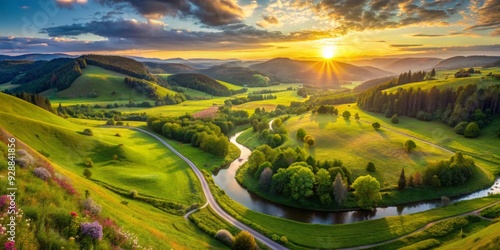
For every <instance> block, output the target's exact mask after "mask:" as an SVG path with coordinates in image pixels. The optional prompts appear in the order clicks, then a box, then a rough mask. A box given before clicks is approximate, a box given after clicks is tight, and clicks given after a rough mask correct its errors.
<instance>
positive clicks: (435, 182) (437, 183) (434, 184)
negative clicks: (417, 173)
mask: <svg viewBox="0 0 500 250" xmlns="http://www.w3.org/2000/svg"><path fill="white" fill-rule="evenodd" d="M431 186H432V187H434V188H439V187H441V181H440V180H439V177H438V176H437V175H433V176H432V179H431Z"/></svg>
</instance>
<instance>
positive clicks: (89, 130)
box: [83, 128, 94, 136]
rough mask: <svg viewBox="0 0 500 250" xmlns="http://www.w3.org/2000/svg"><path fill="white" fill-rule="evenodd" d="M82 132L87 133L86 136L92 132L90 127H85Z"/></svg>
mask: <svg viewBox="0 0 500 250" xmlns="http://www.w3.org/2000/svg"><path fill="white" fill-rule="evenodd" d="M83 134H84V135H88V136H93V135H94V132H93V131H92V130H91V129H89V128H86V129H84V130H83Z"/></svg>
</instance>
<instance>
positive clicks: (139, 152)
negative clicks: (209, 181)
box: [0, 94, 221, 249]
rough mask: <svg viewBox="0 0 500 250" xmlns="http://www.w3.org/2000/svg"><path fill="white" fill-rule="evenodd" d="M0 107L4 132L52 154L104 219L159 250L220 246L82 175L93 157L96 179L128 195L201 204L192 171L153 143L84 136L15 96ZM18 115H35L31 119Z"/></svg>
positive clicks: (136, 137)
mask: <svg viewBox="0 0 500 250" xmlns="http://www.w3.org/2000/svg"><path fill="white" fill-rule="evenodd" d="M0 105H2V106H6V107H9V109H8V110H4V111H2V112H0V127H1V128H4V129H6V130H7V131H9V132H11V133H12V134H13V135H14V136H15V137H16V138H17V139H18V140H22V141H24V142H26V143H27V144H29V145H30V146H32V147H33V149H34V150H38V151H42V150H43V152H44V153H46V154H49V158H48V159H49V160H50V161H52V162H53V163H54V165H55V166H56V167H55V168H56V169H57V170H58V171H61V173H63V174H64V175H66V176H68V177H69V178H71V179H72V180H73V183H74V185H75V186H76V187H77V190H78V191H79V192H80V193H83V191H84V190H85V189H88V190H90V192H91V195H92V198H93V199H94V200H96V201H97V202H98V203H99V204H101V205H102V206H103V213H104V215H105V216H109V217H110V218H112V219H113V220H115V221H117V222H118V223H120V224H123V225H124V227H125V228H127V230H129V231H132V232H134V233H135V234H137V235H138V236H139V239H140V240H141V241H144V242H145V243H146V245H151V246H153V248H155V249H164V248H181V249H185V248H193V247H195V248H206V247H208V246H209V245H212V244H213V245H214V246H216V247H220V246H221V245H220V244H218V243H217V242H215V241H213V240H212V239H210V238H208V237H207V236H205V235H204V234H202V233H201V232H200V231H199V230H198V229H196V228H195V227H194V226H193V225H192V224H190V223H189V222H187V221H186V220H185V219H184V218H182V217H181V216H174V215H171V214H168V213H165V212H162V211H160V210H158V209H156V208H154V207H152V206H151V205H148V204H145V203H142V202H138V201H134V200H129V199H128V198H125V197H122V196H120V195H117V194H115V193H113V192H111V191H109V190H107V189H105V188H103V187H101V186H100V185H98V184H96V183H95V182H93V181H89V180H86V179H84V178H83V177H82V172H83V169H84V168H85V167H84V162H85V159H86V158H92V160H93V161H94V167H92V168H90V170H91V171H92V173H93V175H92V178H93V179H94V178H95V179H96V180H100V181H103V182H106V183H108V184H111V185H113V186H116V187H119V188H123V189H124V190H126V191H127V192H128V191H129V190H131V189H135V190H137V191H139V194H143V195H152V196H155V197H158V198H162V199H164V200H168V201H172V202H176V203H180V204H184V205H186V206H187V205H190V204H192V203H193V202H202V199H201V193H200V191H199V190H200V187H199V184H198V182H197V180H196V177H195V176H194V174H193V173H192V171H191V170H190V169H189V168H188V166H187V165H185V163H184V162H182V161H180V159H179V158H177V157H176V156H174V155H173V154H172V153H171V152H169V151H166V150H165V149H162V148H160V147H159V146H158V143H157V142H155V141H154V140H153V139H151V138H149V137H146V136H144V135H142V134H139V133H137V132H134V131H128V130H127V131H126V130H123V129H108V128H95V127H93V128H91V129H92V130H93V132H94V136H92V137H90V136H85V135H82V134H81V133H80V132H81V131H83V129H84V128H87V127H86V126H80V125H76V124H74V123H71V122H69V121H67V120H64V119H63V118H60V117H57V116H55V115H50V114H49V113H48V112H46V111H43V110H41V109H39V108H37V107H36V106H33V105H31V104H29V103H26V102H23V101H21V100H18V99H16V98H14V97H11V96H8V95H5V94H0ZM13 113H17V114H30V117H31V119H30V118H24V117H21V116H18V115H15V114H13ZM116 133H119V134H120V137H118V136H116ZM119 144H123V146H119ZM145 149H146V150H145ZM113 154H117V155H118V159H117V160H113ZM165 183H168V185H165ZM123 200H126V201H128V202H129V203H128V205H124V204H121V202H122V201H123Z"/></svg>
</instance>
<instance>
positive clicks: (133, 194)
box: [129, 190, 139, 199]
mask: <svg viewBox="0 0 500 250" xmlns="http://www.w3.org/2000/svg"><path fill="white" fill-rule="evenodd" d="M137 195H139V193H137V190H132V191H130V193H129V196H130V198H132V199H135V198H137Z"/></svg>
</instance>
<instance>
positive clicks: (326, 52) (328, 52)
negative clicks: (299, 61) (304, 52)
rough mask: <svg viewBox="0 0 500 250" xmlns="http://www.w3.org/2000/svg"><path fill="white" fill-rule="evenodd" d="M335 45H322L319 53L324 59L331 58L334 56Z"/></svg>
mask: <svg viewBox="0 0 500 250" xmlns="http://www.w3.org/2000/svg"><path fill="white" fill-rule="evenodd" d="M335 52H336V51H335V47H334V46H333V45H324V46H323V47H322V48H321V55H322V56H323V58H325V59H332V58H333V57H334V56H335Z"/></svg>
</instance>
